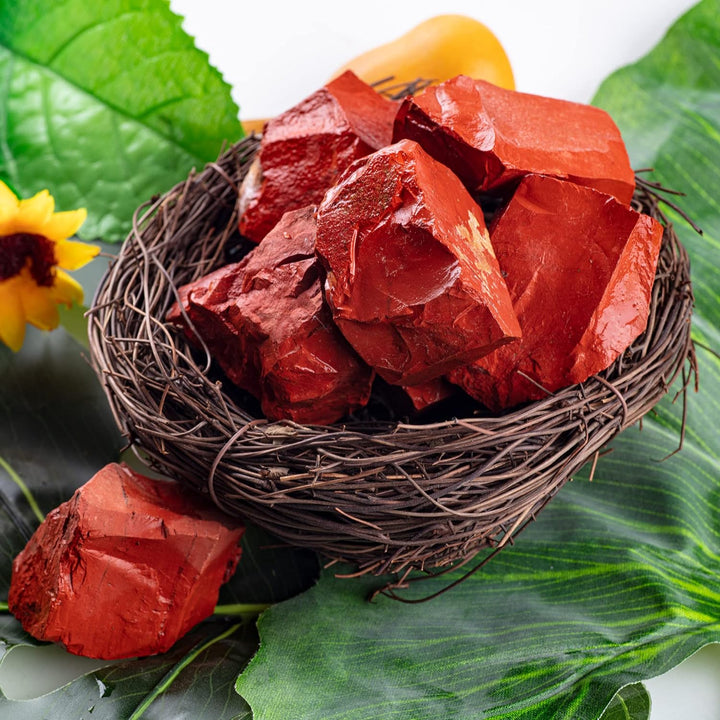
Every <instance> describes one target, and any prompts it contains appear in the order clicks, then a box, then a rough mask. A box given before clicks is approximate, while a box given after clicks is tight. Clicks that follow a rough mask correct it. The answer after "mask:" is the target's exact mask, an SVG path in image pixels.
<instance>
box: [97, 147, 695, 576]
mask: <svg viewBox="0 0 720 720" xmlns="http://www.w3.org/2000/svg"><path fill="white" fill-rule="evenodd" d="M257 145H258V141H257V139H256V138H254V137H251V138H248V139H245V140H243V141H241V142H240V143H238V144H237V145H235V146H234V147H232V148H231V149H230V150H229V151H228V152H226V153H225V154H223V155H222V157H221V158H220V159H219V160H218V161H217V162H216V163H214V164H211V165H209V166H207V167H206V168H205V170H203V171H202V172H200V173H199V174H193V175H191V176H190V177H189V178H188V179H187V181H186V182H184V183H182V184H180V185H178V186H176V187H175V188H173V189H172V190H171V191H170V192H168V193H167V194H166V195H164V196H162V197H159V198H155V199H153V200H152V201H151V202H149V203H148V204H147V205H145V206H143V207H142V208H140V209H139V210H138V213H137V214H136V219H135V222H134V227H133V230H132V232H131V233H130V235H129V237H128V238H127V240H126V242H125V244H124V245H123V247H122V250H121V251H120V254H119V256H118V257H117V259H116V260H115V261H114V263H113V264H112V266H111V268H110V269H109V270H108V272H107V274H106V276H105V277H104V279H103V281H102V283H101V286H100V288H99V290H98V292H97V295H96V298H95V301H94V304H93V308H92V310H91V314H90V320H91V322H90V341H91V349H92V359H93V363H94V367H95V369H96V371H97V374H98V376H99V377H100V380H101V382H102V384H103V385H104V387H105V390H106V392H107V395H108V398H109V400H110V405H111V407H112V410H113V412H114V414H115V418H116V420H117V423H118V425H119V426H120V428H121V429H122V431H123V433H124V434H125V435H126V436H127V438H128V441H129V442H130V443H131V444H132V445H133V446H134V447H135V448H136V449H137V450H139V451H140V453H141V454H142V455H143V456H146V459H148V460H149V462H150V463H151V465H152V466H154V467H155V468H156V469H158V470H160V471H162V472H163V473H166V474H168V475H170V476H171V477H174V478H177V479H178V480H181V481H183V482H185V483H188V484H190V485H192V486H193V487H195V488H197V489H198V490H200V491H202V492H204V493H208V494H209V495H211V496H212V498H213V500H214V501H215V502H216V503H217V505H219V506H220V507H221V508H223V509H224V510H225V511H227V512H228V513H230V514H233V515H236V516H239V517H241V518H243V519H247V520H249V521H251V522H253V523H255V524H257V525H260V526H262V527H264V528H266V529H267V530H269V531H271V532H272V533H273V534H274V535H276V536H277V537H279V538H281V539H283V540H285V541H287V542H288V543H291V544H294V545H298V546H303V547H307V548H313V549H315V550H317V551H319V552H320V553H322V554H323V555H325V556H326V557H327V558H329V559H331V560H339V561H343V562H349V563H351V564H353V565H354V566H355V567H356V568H357V572H358V573H374V574H382V573H386V572H399V571H403V570H408V569H423V568H428V569H429V568H431V567H437V566H443V565H447V564H449V563H452V562H453V561H457V560H461V559H466V558H468V557H470V556H471V555H473V554H474V553H476V552H477V551H478V550H480V549H482V548H496V547H500V546H503V545H504V544H506V543H507V542H508V541H509V540H511V539H512V537H513V536H514V535H515V534H516V533H517V532H518V531H519V530H521V529H522V528H523V527H524V526H525V525H526V524H527V523H528V522H529V521H530V520H531V519H533V518H534V517H535V515H536V514H537V513H538V511H539V510H540V509H541V508H542V507H543V506H544V505H545V504H546V503H547V502H548V500H549V499H550V498H552V497H553V495H555V493H556V492H557V491H558V490H559V488H560V487H561V486H562V485H563V483H565V481H566V480H567V479H568V478H570V477H571V476H572V475H573V473H575V472H576V471H577V470H578V469H579V468H580V467H582V466H583V465H584V464H585V463H587V462H588V461H591V460H592V459H593V458H596V457H597V453H598V452H599V451H600V450H601V449H602V448H603V446H604V445H605V444H606V443H607V442H608V441H609V440H610V439H611V438H612V437H613V436H614V435H616V434H617V433H618V432H619V431H620V430H622V429H623V428H625V427H627V426H628V425H630V424H632V423H634V422H636V421H637V420H638V419H639V418H641V417H642V416H643V414H644V413H646V412H647V411H648V410H650V408H652V407H653V405H654V404H655V403H656V402H657V401H658V400H659V399H660V397H661V396H662V395H663V394H665V393H666V392H667V391H668V388H669V386H670V384H671V383H673V381H674V380H675V379H676V378H677V377H678V376H679V375H682V377H683V380H684V382H683V387H686V386H687V383H688V382H689V378H690V376H691V375H692V372H691V371H692V368H693V367H694V355H693V348H692V343H691V340H690V316H691V311H692V304H693V298H692V290H691V285H690V276H689V264H688V258H687V255H686V253H685V250H684V249H683V247H682V246H681V245H680V243H679V242H678V240H677V237H676V235H675V233H674V231H673V230H672V227H671V226H670V225H669V224H667V223H666V225H667V227H666V230H665V234H664V238H663V245H662V250H661V254H660V261H659V265H658V270H657V276H656V280H655V284H654V287H653V295H652V305H651V312H650V318H649V322H648V327H647V330H646V332H645V333H644V334H643V335H642V336H641V337H639V338H638V339H637V340H636V341H635V342H634V343H633V344H632V346H631V347H630V348H628V350H627V351H626V352H625V353H624V354H623V355H622V356H621V357H620V358H619V359H618V360H617V361H616V362H615V363H614V364H613V365H612V366H611V367H610V368H609V369H607V370H606V371H604V372H603V373H601V374H600V375H598V376H595V377H593V378H591V379H589V380H588V381H586V382H584V383H582V384H580V385H575V386H573V387H570V388H567V389H565V390H563V391H561V392H558V393H555V394H554V395H552V396H549V397H547V398H546V399H544V400H542V401H538V402H535V403H532V404H530V405H528V406H525V407H522V408H520V409H517V410H515V411H513V412H508V413H506V414H503V415H501V416H499V417H490V416H488V415H487V414H486V413H485V412H484V411H483V410H482V409H481V407H480V406H479V405H477V406H471V407H470V408H469V409H468V410H466V411H465V412H464V415H465V416H464V417H447V418H446V419H442V420H441V421H438V422H433V423H429V424H428V423H426V424H411V423H407V422H392V421H388V420H382V421H381V420H377V419H372V418H371V419H368V418H367V417H364V418H363V419H361V420H349V421H348V422H347V423H345V424H336V425H331V426H326V427H315V426H313V427H308V426H301V425H297V424H295V423H292V422H269V421H267V420H265V419H264V418H262V417H261V416H259V415H256V414H254V413H255V412H256V411H255V410H254V409H253V408H254V407H255V405H254V403H252V402H250V401H249V400H248V399H246V398H244V396H243V395H242V393H239V392H238V391H237V390H236V389H234V388H232V387H231V386H230V383H229V382H226V381H224V380H223V379H222V376H221V375H220V374H219V373H218V372H217V370H216V369H215V368H214V366H213V364H212V360H211V358H210V357H209V355H208V354H207V353H205V354H204V355H203V353H202V352H197V351H195V350H192V349H191V348H190V347H189V345H188V344H187V342H186V340H185V339H184V337H183V336H182V335H181V334H180V333H178V332H176V331H174V330H172V329H170V328H169V327H168V326H166V325H165V323H164V318H165V315H166V312H167V310H168V309H169V308H170V306H171V305H172V304H173V303H174V302H175V301H176V299H177V288H178V287H179V286H181V285H183V284H185V283H187V282H190V281H192V280H195V279H196V278H198V277H200V276H201V275H204V274H205V273H207V272H208V271H210V270H212V269H214V268H216V267H218V266H219V265H221V264H223V263H224V262H226V261H227V254H228V249H229V248H237V244H238V242H239V236H238V235H237V230H236V227H237V214H236V198H237V191H238V186H239V184H240V182H241V180H242V178H243V176H244V173H245V172H246V170H247V166H248V163H249V161H250V160H251V159H252V157H253V155H254V153H255V152H256V149H257ZM640 188H641V189H640V190H639V191H638V193H637V194H636V198H635V203H636V205H637V206H638V207H639V208H641V209H642V210H644V211H645V212H647V213H649V214H651V215H653V216H655V217H659V218H661V219H662V220H663V221H664V220H665V219H664V217H663V216H662V214H661V213H660V211H659V209H658V198H657V196H656V195H655V193H654V192H653V191H651V190H649V189H648V185H647V184H645V183H643V184H641V186H640Z"/></svg>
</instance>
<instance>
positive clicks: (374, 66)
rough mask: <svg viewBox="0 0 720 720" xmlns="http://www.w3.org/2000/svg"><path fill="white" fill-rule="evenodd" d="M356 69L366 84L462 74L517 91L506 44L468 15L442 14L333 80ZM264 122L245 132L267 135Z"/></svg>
mask: <svg viewBox="0 0 720 720" xmlns="http://www.w3.org/2000/svg"><path fill="white" fill-rule="evenodd" d="M346 70H352V71H353V72H354V73H355V74H356V75H357V76H358V77H360V78H361V79H362V80H364V81H365V82H366V83H369V84H371V85H372V84H373V83H376V82H379V81H381V80H385V79H387V78H388V77H392V78H393V83H392V84H395V83H397V84H405V83H411V82H413V81H414V80H419V79H422V80H429V81H432V82H433V83H439V82H443V81H444V80H448V79H450V78H452V77H455V76H456V75H468V76H469V77H472V78H476V79H478V80H487V81H488V82H491V83H493V84H495V85H499V86H500V87H503V88H507V89H508V90H514V89H515V80H514V78H513V72H512V68H511V67H510V61H509V60H508V57H507V55H506V54H505V50H504V49H503V46H502V45H501V44H500V41H499V40H498V39H497V38H496V37H495V35H493V33H492V31H491V30H490V29H489V28H488V27H487V26H486V25H483V24H482V23H481V22H478V21H477V20H474V19H473V18H470V17H466V16H465V15H437V16H435V17H432V18H430V19H429V20H425V21H424V22H422V23H420V24H419V25H416V26H415V27H414V28H412V30H409V31H408V32H406V33H405V34H404V35H401V36H400V37H399V38H397V39H396V40H393V41H392V42H389V43H386V44H385V45H379V46H378V47H376V48H374V49H372V50H368V51H367V52H365V53H363V54H362V55H358V56H357V57H356V58H354V59H353V60H351V61H350V62H349V63H347V64H345V65H343V67H341V68H340V69H339V70H338V71H337V72H336V73H334V74H333V76H332V77H337V76H338V75H341V74H342V73H343V72H345V71H346ZM264 122H265V120H264V119H257V120H244V121H243V127H244V129H245V132H246V133H247V134H249V133H250V132H253V131H255V132H262V127H263V123H264Z"/></svg>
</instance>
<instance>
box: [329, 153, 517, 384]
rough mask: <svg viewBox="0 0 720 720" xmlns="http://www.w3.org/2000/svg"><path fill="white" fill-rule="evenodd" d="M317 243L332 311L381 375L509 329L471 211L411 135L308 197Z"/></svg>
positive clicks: (460, 352) (437, 362) (454, 182)
mask: <svg viewBox="0 0 720 720" xmlns="http://www.w3.org/2000/svg"><path fill="white" fill-rule="evenodd" d="M317 251H318V253H319V254H320V255H321V257H322V258H323V261H324V263H325V265H326V267H327V270H328V274H327V281H326V296H327V298H328V301H329V303H330V306H331V307H332V310H333V317H334V319H335V322H336V323H337V325H338V327H339V328H340V330H341V331H342V333H343V335H345V337H346V338H347V339H348V340H349V341H350V344H351V345H352V346H353V347H354V348H355V349H356V350H357V352H358V353H359V354H360V356H361V357H362V358H363V359H364V360H365V361H366V362H367V363H368V364H369V365H371V366H372V367H373V368H375V369H376V370H377V372H378V374H379V375H380V376H381V377H383V378H384V379H385V380H387V381H388V382H390V383H393V384H398V385H416V384H419V383H423V382H425V381H427V380H430V379H432V378H433V377H437V376H439V375H442V374H444V373H445V372H446V371H448V370H449V369H451V368H453V367H457V366H459V365H462V364H465V363H467V362H469V361H471V360H473V359H475V358H478V357H481V356H482V355H484V354H486V353H488V352H490V351H491V350H493V349H495V348H496V347H498V346H500V345H502V344H504V343H506V342H509V341H510V340H512V339H513V338H515V337H517V336H518V335H519V334H520V328H519V326H518V324H517V319H516V317H515V314H514V312H513V310H512V305H511V303H510V297H509V295H508V292H507V288H506V286H505V282H504V280H503V278H502V276H501V274H500V270H499V267H498V264H497V260H496V258H495V254H494V253H493V250H492V246H491V245H490V239H489V237H488V233H487V229H486V228H485V221H484V219H483V214H482V211H481V210H480V208H479V207H478V205H477V204H476V203H475V202H474V201H473V200H472V198H471V197H470V196H469V195H468V193H467V191H466V190H465V189H464V188H463V186H462V184H461V183H460V181H459V180H458V179H457V177H455V175H453V174H452V172H450V170H448V169H447V168H446V167H444V166H443V165H440V164H439V163H437V162H436V161H434V160H433V159H432V158H431V157H430V156H429V155H428V154H427V153H425V152H424V151H423V149H422V148H421V147H420V146H419V145H418V144H417V143H414V142H411V141H408V140H404V141H402V142H399V143H397V144H395V145H391V146H389V147H387V148H383V149H382V150H379V151H378V152H376V153H373V154H372V155H370V156H368V157H367V158H363V159H362V160H359V161H357V162H356V163H355V164H354V165H353V166H352V167H351V168H349V169H348V171H347V173H346V174H345V176H344V177H343V178H342V179H341V181H340V182H339V184H338V185H336V186H335V187H333V188H332V189H331V190H329V191H328V192H327V194H326V195H325V199H324V200H323V202H322V204H321V205H320V207H319V208H318V234H317Z"/></svg>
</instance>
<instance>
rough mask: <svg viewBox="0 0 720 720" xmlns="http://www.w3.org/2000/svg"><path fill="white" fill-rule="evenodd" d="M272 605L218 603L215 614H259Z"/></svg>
mask: <svg viewBox="0 0 720 720" xmlns="http://www.w3.org/2000/svg"><path fill="white" fill-rule="evenodd" d="M269 607H270V604H269V603H255V604H253V603H235V604H233V605H216V606H215V610H214V611H213V615H240V616H245V615H259V614H260V613H261V612H263V610H267V609H268V608H269Z"/></svg>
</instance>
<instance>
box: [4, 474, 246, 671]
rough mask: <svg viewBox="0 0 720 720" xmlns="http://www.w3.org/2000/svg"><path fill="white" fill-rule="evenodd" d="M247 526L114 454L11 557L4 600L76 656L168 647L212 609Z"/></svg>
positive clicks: (30, 628)
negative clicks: (118, 460)
mask: <svg viewBox="0 0 720 720" xmlns="http://www.w3.org/2000/svg"><path fill="white" fill-rule="evenodd" d="M243 530H244V528H243V526H242V525H239V524H238V523H236V522H233V521H232V520H231V519H230V518H228V517H227V516H225V515H224V514H223V513H221V512H220V511H219V510H218V509H217V508H216V507H214V506H212V505H210V504H209V503H208V502H207V501H206V500H205V499H203V498H201V497H200V496H198V495H196V494H195V493H193V492H191V491H190V490H185V489H184V488H182V487H181V486H179V485H178V484H177V483H173V482H169V481H164V480H153V479H150V478H147V477H144V476H143V475H139V474H137V473H135V472H133V471H132V470H130V469H129V468H128V467H126V466H124V465H117V464H114V463H113V464H110V465H107V466H106V467H104V468H103V469H102V470H100V471H99V472H98V473H97V474H96V475H95V476H94V477H93V478H92V479H91V480H90V481H88V482H87V483H86V484H85V485H84V486H83V487H81V488H80V489H79V490H77V491H76V492H75V494H74V495H73V496H72V498H71V499H70V500H68V501H67V502H65V503H63V504H62V505H60V507H58V508H56V509H55V510H53V511H52V512H51V513H50V514H49V515H48V516H47V517H46V518H45V520H44V521H43V522H42V524H41V525H40V527H39V528H38V529H37V530H36V531H35V534H34V535H33V536H32V538H31V539H30V541H29V542H28V544H27V546H26V547H25V549H24V550H23V551H22V552H21V553H20V554H19V555H18V556H17V557H16V558H15V561H14V562H13V573H12V581H11V584H10V594H9V597H8V605H9V608H10V611H11V612H12V613H13V614H14V615H15V617H16V618H17V619H18V620H19V621H20V622H21V623H22V626H23V628H24V629H25V630H26V631H27V632H28V633H30V634H31V635H32V636H33V637H35V638H36V639H38V640H49V641H52V642H59V643H62V644H63V645H64V646H65V647H66V648H67V649H68V650H69V651H70V652H71V653H75V654H76V655H84V656H86V657H93V658H103V659H106V660H109V659H115V658H128V657H135V656H140V655H154V654H156V653H161V652H165V651H166V650H168V649H169V648H170V647H171V646H172V645H173V643H175V641H176V640H178V639H179V638H180V637H182V636H183V635H184V634H185V633H186V632H188V630H190V629H191V628H192V627H193V626H194V625H196V624H197V623H198V622H200V621H201V620H203V619H204V618H206V617H208V616H209V615H211V614H212V613H213V610H214V608H215V605H216V603H217V598H218V591H219V589H220V585H221V584H222V583H224V582H226V581H227V580H228V579H229V578H230V576H231V575H232V574H233V573H234V571H235V567H236V565H237V562H238V560H239V558H240V547H239V542H240V538H241V536H242V534H243Z"/></svg>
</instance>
